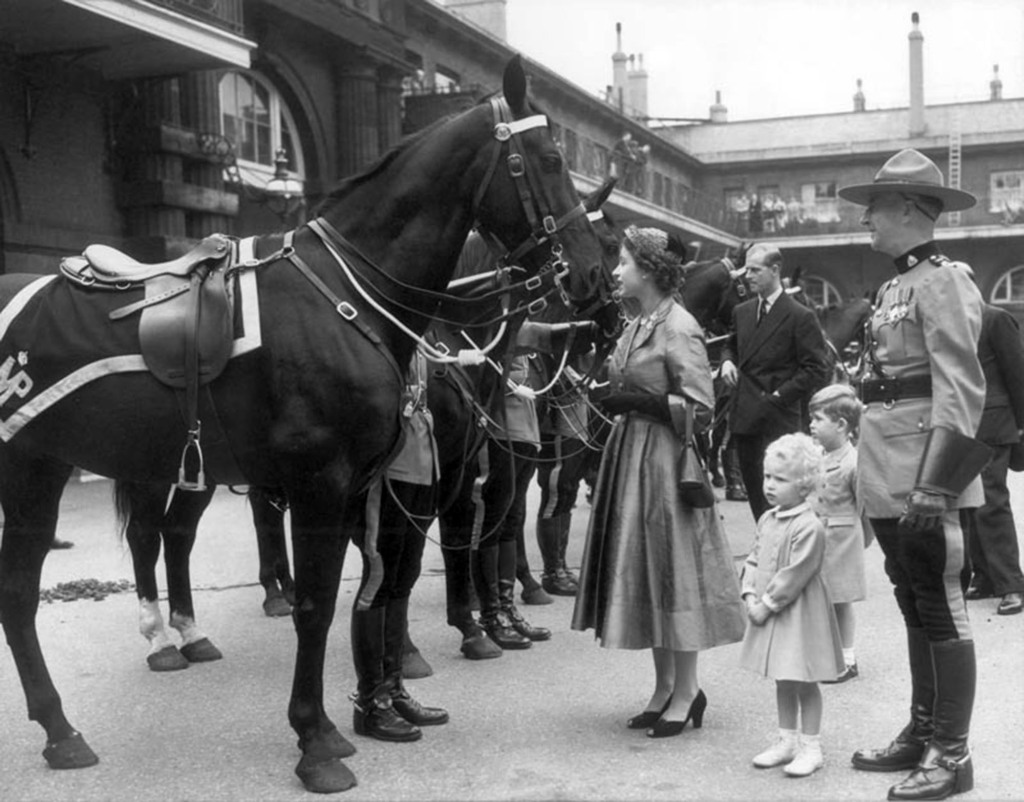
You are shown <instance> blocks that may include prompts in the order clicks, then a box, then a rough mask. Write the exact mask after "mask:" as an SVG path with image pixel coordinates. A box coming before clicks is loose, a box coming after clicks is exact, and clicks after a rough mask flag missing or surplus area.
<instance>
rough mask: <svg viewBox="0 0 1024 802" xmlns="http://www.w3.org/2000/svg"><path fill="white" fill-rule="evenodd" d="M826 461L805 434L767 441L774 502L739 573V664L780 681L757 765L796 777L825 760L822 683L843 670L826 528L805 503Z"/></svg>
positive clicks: (767, 487)
mask: <svg viewBox="0 0 1024 802" xmlns="http://www.w3.org/2000/svg"><path fill="white" fill-rule="evenodd" d="M821 466H822V454H821V449H820V448H819V447H818V446H817V445H816V444H815V442H814V441H813V440H812V439H811V438H810V437H809V436H808V435H806V434H787V435H784V436H783V437H780V438H779V439H778V440H775V441H774V442H773V443H771V444H770V445H769V446H768V448H767V450H766V451H765V456H764V494H765V498H766V499H767V500H768V502H769V503H770V504H772V505H774V506H773V507H772V508H771V509H769V510H768V511H767V512H765V513H764V515H762V516H761V519H760V520H759V521H758V522H757V539H756V541H755V542H754V547H753V549H752V550H751V552H750V554H749V556H748V557H747V561H746V563H745V565H744V566H743V575H742V578H741V593H742V596H743V601H744V602H745V603H746V606H747V618H748V623H747V631H746V635H745V636H744V638H743V646H742V649H741V652H740V664H741V665H742V666H743V667H744V668H749V669H751V670H753V671H756V672H758V673H759V674H761V675H763V676H766V677H771V678H772V679H774V680H775V685H776V693H775V698H776V703H777V704H778V712H779V738H778V740H777V741H776V743H775V744H773V745H772V746H771V747H769V748H768V749H766V750H765V751H764V752H761V753H760V754H759V755H757V756H756V757H755V758H754V765H755V766H757V767H758V768H770V767H772V766H779V765H783V764H785V772H786V774H788V775H790V776H792V777H806V776H808V775H810V774H813V773H814V772H815V771H817V770H818V769H819V768H821V767H822V765H823V764H824V758H823V756H822V752H821V740H820V738H821V735H820V733H821V714H822V703H821V690H820V689H819V688H818V683H819V682H821V681H822V680H830V679H835V678H836V676H837V675H838V674H839V673H840V672H841V671H842V670H843V655H842V651H841V649H840V645H839V644H840V641H839V627H838V625H837V623H836V616H835V612H834V611H833V609H832V600H831V599H830V598H829V595H828V590H827V589H826V587H825V583H824V581H823V580H822V577H821V567H822V563H823V561H824V557H825V527H824V526H823V525H822V523H821V521H820V520H818V516H817V515H816V514H815V513H814V511H813V510H812V509H811V507H810V504H809V503H808V501H807V499H808V496H810V495H811V494H812V493H813V492H814V490H815V489H816V487H817V485H818V477H819V476H820V474H821ZM798 724H799V725H800V730H799V731H798V729H797V727H798Z"/></svg>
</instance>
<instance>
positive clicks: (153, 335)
mask: <svg viewBox="0 0 1024 802" xmlns="http://www.w3.org/2000/svg"><path fill="white" fill-rule="evenodd" d="M230 255H231V241H230V240H229V239H228V238H227V237H225V236H222V235H220V234H214V235H212V236H209V237H207V238H206V239H204V240H203V241H202V242H200V243H199V244H198V245H197V246H196V247H195V248H193V249H192V250H191V251H189V252H188V253H186V254H185V255H184V256H180V257H179V258H177V259H174V260H173V261H170V262H162V263H159V264H144V263H142V262H137V261H136V260H134V259H132V258H131V257H130V256H128V255H127V254H125V253H122V252H121V251H118V250H116V249H115V248H110V247H108V246H106V245H90V246H89V247H88V248H86V249H85V251H84V252H83V253H82V255H81V256H72V257H69V258H67V259H64V260H63V261H62V262H61V266H60V268H61V273H62V274H63V275H65V276H66V277H67V278H69V279H70V280H71V281H73V282H75V283H76V284H79V285H81V286H83V287H88V288H90V289H95V290H112V291H127V290H138V289H140V288H141V289H143V291H144V293H145V297H144V298H143V299H142V300H141V301H136V302H134V303H131V304H128V305H126V306H123V307H120V308H118V309H115V310H114V311H112V312H111V313H110V319H111V320H122V319H125V318H128V317H130V316H132V315H134V314H135V313H136V312H141V313H142V314H141V316H140V318H139V345H140V348H141V351H142V358H143V360H144V361H145V363H146V367H148V368H149V370H150V372H151V373H152V374H153V375H154V376H155V377H156V378H157V379H158V380H159V381H161V382H163V383H164V384H166V385H168V386H169V387H174V388H176V389H182V388H184V387H185V386H186V385H187V383H188V375H187V374H188V372H189V371H188V364H187V353H188V352H189V350H190V347H194V349H195V351H196V354H197V356H198V365H197V371H198V374H197V375H198V382H199V383H200V384H207V383H208V382H210V381H212V380H213V379H215V378H216V377H217V376H219V375H220V373H221V372H222V371H223V370H224V367H225V365H227V361H228V358H229V357H230V355H231V345H232V331H233V307H234V303H233V302H234V298H233V293H232V290H231V287H230V286H229V284H228V283H227V281H226V268H227V267H228V262H229V257H230ZM193 344H194V345H193Z"/></svg>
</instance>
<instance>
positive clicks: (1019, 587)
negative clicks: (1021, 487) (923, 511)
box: [965, 304, 1024, 615]
mask: <svg viewBox="0 0 1024 802" xmlns="http://www.w3.org/2000/svg"><path fill="white" fill-rule="evenodd" d="M978 359H979V360H980V361H981V369H982V370H983V371H984V372H985V409H984V411H983V412H982V413H981V425H980V426H979V427H978V434H977V439H978V440H981V442H983V443H987V444H988V445H990V446H991V447H992V459H991V461H990V462H989V463H988V465H986V466H985V467H984V469H982V472H981V484H982V487H983V488H984V490H985V503H984V504H983V505H982V506H980V507H978V508H977V509H976V510H975V512H974V515H973V516H972V523H971V526H970V532H971V537H970V541H969V542H970V553H971V563H972V564H973V568H974V576H973V578H972V579H971V585H970V587H969V588H967V593H966V594H965V595H966V597H967V598H968V599H984V598H989V597H991V596H1000V597H1002V598H1001V600H1000V602H999V606H998V607H997V608H996V612H997V613H998V614H999V615H1013V614H1015V613H1019V612H1020V611H1021V609H1022V607H1024V603H1022V599H1021V593H1022V592H1024V574H1021V570H1020V553H1019V549H1018V547H1017V529H1016V527H1015V526H1014V522H1013V510H1012V509H1010V493H1009V491H1008V490H1007V489H1006V469H1007V466H1008V465H1009V461H1010V448H1011V446H1012V445H1013V444H1014V443H1018V442H1020V430H1021V428H1022V427H1024V343H1022V342H1021V337H1020V327H1019V326H1018V325H1017V321H1016V319H1015V318H1014V317H1013V315H1011V314H1010V313H1009V312H1007V311H1006V310H1005V309H1000V308H999V307H997V306H992V305H991V304H985V306H984V307H983V309H982V316H981V338H980V339H979V340H978Z"/></svg>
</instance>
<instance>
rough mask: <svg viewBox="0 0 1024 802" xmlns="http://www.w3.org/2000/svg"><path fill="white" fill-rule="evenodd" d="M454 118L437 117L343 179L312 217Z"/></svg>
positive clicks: (328, 207)
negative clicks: (375, 159) (365, 166)
mask: <svg viewBox="0 0 1024 802" xmlns="http://www.w3.org/2000/svg"><path fill="white" fill-rule="evenodd" d="M456 116H457V115H456V114H448V115H445V116H444V117H439V118H438V119H436V120H434V122H432V123H431V124H430V125H428V126H427V127H426V128H421V129H420V130H419V131H414V132H413V133H411V134H408V135H406V136H404V137H402V139H401V140H399V141H398V142H397V143H396V144H395V145H394V146H393V147H392V148H391V149H390V150H389V151H388V152H387V153H385V154H384V155H383V156H381V157H380V158H379V159H378V160H377V161H375V162H374V163H373V164H371V165H369V166H368V167H367V168H366V169H364V170H362V171H361V172H358V173H355V174H353V175H350V176H348V177H347V178H343V179H342V180H341V181H340V182H339V183H338V184H336V185H335V186H334V188H333V189H332V190H331V191H330V192H329V193H328V194H327V196H326V197H325V198H324V199H323V200H322V201H320V203H319V204H317V206H316V207H315V208H314V209H313V211H312V216H313V217H319V216H321V215H324V214H326V213H328V212H329V211H330V210H331V209H332V208H333V207H334V206H335V204H337V203H338V202H339V201H340V200H342V199H343V198H344V197H345V196H346V195H348V193H349V192H350V191H351V190H352V189H353V188H355V187H357V186H359V185H360V184H363V183H365V182H367V181H369V180H370V179H371V178H373V177H374V176H376V175H378V174H379V173H381V172H383V171H384V170H385V169H386V168H387V167H389V166H390V165H391V164H392V163H393V162H394V161H395V160H396V159H397V158H398V157H399V156H400V155H402V154H403V153H405V152H406V151H407V150H409V149H411V148H412V146H413V145H415V144H416V143H417V142H419V141H420V140H422V139H425V138H426V137H427V136H429V135H430V134H431V133H432V132H433V131H435V130H436V129H438V128H440V127H441V126H442V125H445V124H446V123H448V122H449V121H450V120H451V119H453V118H454V117H456Z"/></svg>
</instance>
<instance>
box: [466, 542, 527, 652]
mask: <svg viewBox="0 0 1024 802" xmlns="http://www.w3.org/2000/svg"><path fill="white" fill-rule="evenodd" d="M512 546H513V548H514V547H515V542H513V543H512ZM498 556H499V555H498V545H497V544H486V545H483V546H481V547H480V548H479V549H477V550H476V551H475V552H474V553H473V579H474V581H475V583H476V595H477V596H478V597H479V599H480V626H482V627H483V628H484V631H485V632H486V633H487V635H488V636H489V637H490V639H491V640H492V641H494V642H495V643H496V644H498V646H500V647H501V648H502V649H528V648H530V646H531V645H532V643H531V642H530V640H529V639H528V638H526V637H524V636H523V635H520V634H519V633H518V632H517V631H516V630H515V628H514V627H513V626H512V621H511V620H509V617H508V615H506V614H505V612H504V611H503V610H502V608H501V597H500V595H499V587H498ZM515 577H516V564H515V555H514V554H513V556H512V567H511V577H510V580H509V593H510V594H511V593H512V592H513V591H514V590H515Z"/></svg>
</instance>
